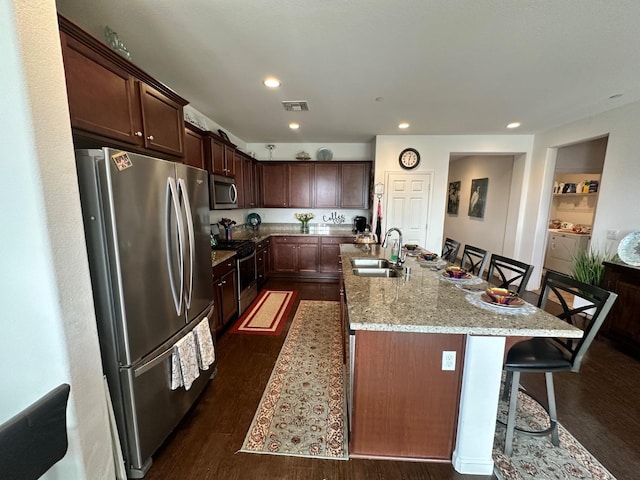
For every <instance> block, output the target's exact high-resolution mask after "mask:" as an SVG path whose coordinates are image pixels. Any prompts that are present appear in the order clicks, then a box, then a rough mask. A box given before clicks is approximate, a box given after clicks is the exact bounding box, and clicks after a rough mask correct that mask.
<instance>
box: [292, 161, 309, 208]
mask: <svg viewBox="0 0 640 480" xmlns="http://www.w3.org/2000/svg"><path fill="white" fill-rule="evenodd" d="M288 166H289V207H301V208H311V205H312V202H311V200H312V199H313V165H312V164H310V163H301V164H299V165H298V164H295V163H294V164H289V165H288Z"/></svg>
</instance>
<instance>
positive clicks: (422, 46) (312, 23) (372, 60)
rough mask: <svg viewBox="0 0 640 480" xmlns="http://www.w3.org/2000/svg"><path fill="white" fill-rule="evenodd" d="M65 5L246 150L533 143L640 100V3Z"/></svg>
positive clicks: (157, 1)
mask: <svg viewBox="0 0 640 480" xmlns="http://www.w3.org/2000/svg"><path fill="white" fill-rule="evenodd" d="M56 3H57V5H58V10H59V12H60V13H62V14H63V15H65V16H67V17H68V18H69V19H70V20H72V21H73V22H75V23H77V24H78V25H80V26H81V27H83V28H84V29H85V30H87V31H88V32H90V33H92V34H93V35H95V36H97V37H99V38H104V37H103V32H104V27H105V25H108V26H109V27H110V28H111V29H113V30H115V31H116V32H117V33H118V37H119V38H120V40H121V41H122V42H123V43H124V44H125V45H126V46H127V48H128V50H129V51H130V52H131V55H132V61H133V62H134V63H135V64H137V65H138V66H139V67H141V68H142V69H143V70H145V71H147V72H148V73H149V74H151V75H152V76H154V77H156V78H157V79H159V80H161V81H162V82H164V83H165V84H166V85H168V86H169V87H171V88H172V89H174V90H175V91H176V92H178V93H179V94H180V95H181V96H183V97H184V98H185V99H187V100H189V102H190V103H191V105H192V106H193V107H194V108H196V109H197V110H199V111H200V112H202V113H203V114H205V115H206V116H208V117H209V118H211V119H212V120H214V121H215V122H217V123H218V124H220V125H221V126H222V127H223V128H225V129H227V130H228V131H230V132H232V133H233V134H234V135H236V136H237V137H240V138H241V139H242V140H244V141H245V142H256V143H257V142H268V143H278V142H334V143H337V142H366V141H370V140H371V139H372V138H373V137H374V136H375V135H398V134H403V133H404V134H413V135H437V134H502V133H509V132H511V131H507V130H506V129H505V125H506V124H507V123H509V122H512V121H519V122H521V123H522V127H521V128H519V129H517V130H514V131H513V132H514V133H518V134H522V133H534V132H536V131H540V130H543V129H546V128H550V127H554V126H557V125H561V124H563V123H567V122H571V121H573V120H576V119H579V118H584V117H587V116H590V115H593V114H597V113H600V112H602V111H605V110H609V109H611V108H615V107H618V106H620V105H623V104H626V103H631V102H634V101H637V100H640V28H639V25H640V24H639V20H640V1H638V0H598V1H596V0H580V1H579V0H440V1H435V0H404V1H399V0H396V1H393V0H269V1H267V0H182V1H177V0H57V1H56ZM269 75H273V76H276V77H278V78H280V79H281V80H282V82H283V83H282V86H281V87H280V89H278V90H268V89H266V88H265V87H264V86H263V85H262V83H261V82H262V80H263V78H264V77H266V76H269ZM613 94H623V96H622V97H619V98H616V99H610V98H609V97H610V96H611V95H613ZM377 97H382V101H376V98H377ZM283 100H306V101H308V102H309V107H310V111H309V112H285V111H284V109H283V107H282V105H281V102H282V101H283ZM292 121H295V122H298V123H299V124H300V129H299V130H298V131H291V130H290V129H289V128H288V124H289V123H290V122H292ZM401 121H407V122H409V123H410V124H411V127H410V128H409V129H408V130H404V131H400V130H398V128H397V125H398V123H399V122H401Z"/></svg>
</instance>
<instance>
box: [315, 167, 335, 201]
mask: <svg viewBox="0 0 640 480" xmlns="http://www.w3.org/2000/svg"><path fill="white" fill-rule="evenodd" d="M339 186H340V165H339V164H336V163H333V164H320V163H317V164H316V165H315V177H314V206H315V208H338V207H339V206H340V190H339Z"/></svg>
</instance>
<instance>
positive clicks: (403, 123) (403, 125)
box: [398, 122, 409, 129]
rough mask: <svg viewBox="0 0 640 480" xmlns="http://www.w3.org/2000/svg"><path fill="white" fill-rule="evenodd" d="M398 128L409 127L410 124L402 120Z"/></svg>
mask: <svg viewBox="0 0 640 480" xmlns="http://www.w3.org/2000/svg"><path fill="white" fill-rule="evenodd" d="M398 128H403V129H404V128H409V124H408V123H407V122H402V123H401V124H399V125H398Z"/></svg>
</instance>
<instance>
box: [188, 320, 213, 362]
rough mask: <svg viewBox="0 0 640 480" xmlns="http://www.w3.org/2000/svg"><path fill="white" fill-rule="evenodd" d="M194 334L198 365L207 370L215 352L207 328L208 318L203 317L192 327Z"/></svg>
mask: <svg viewBox="0 0 640 480" xmlns="http://www.w3.org/2000/svg"><path fill="white" fill-rule="evenodd" d="M193 331H194V332H195V334H196V345H197V347H198V365H199V366H200V369H201V370H208V369H209V365H211V364H212V363H213V362H214V361H215V359H216V353H215V350H214V347H213V339H212V338H211V329H210V328H209V319H208V318H207V317H204V319H203V320H202V321H201V322H200V323H199V324H198V325H197V326H196V328H194V329H193Z"/></svg>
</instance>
